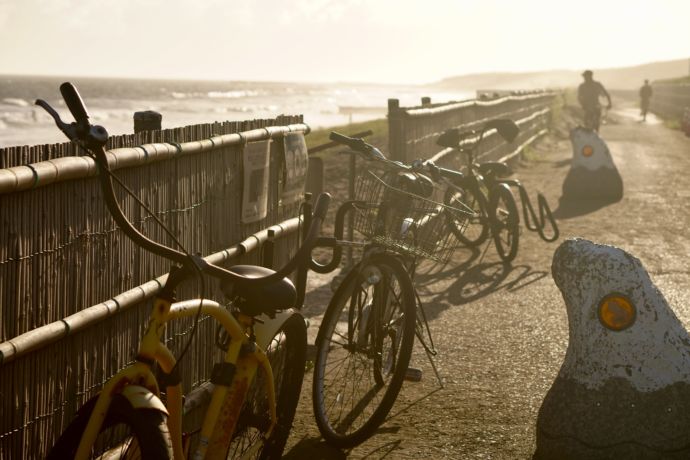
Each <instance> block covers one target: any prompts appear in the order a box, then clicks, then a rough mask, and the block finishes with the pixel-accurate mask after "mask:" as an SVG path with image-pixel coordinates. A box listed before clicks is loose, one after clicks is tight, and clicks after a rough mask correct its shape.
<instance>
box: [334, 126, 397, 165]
mask: <svg viewBox="0 0 690 460" xmlns="http://www.w3.org/2000/svg"><path fill="white" fill-rule="evenodd" d="M328 138H329V139H330V140H332V141H333V142H337V143H338V144H343V145H347V146H348V147H350V149H352V150H354V151H355V152H359V153H361V154H363V155H364V156H366V157H368V158H369V159H375V160H385V161H390V160H388V159H387V158H386V156H385V155H384V154H383V153H382V152H381V151H380V150H379V149H377V148H376V147H374V146H373V145H371V144H367V143H366V142H364V140H363V139H361V138H359V137H349V136H346V135H344V134H340V133H337V132H335V131H331V134H330V135H329V136H328Z"/></svg>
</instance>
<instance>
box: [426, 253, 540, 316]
mask: <svg viewBox="0 0 690 460" xmlns="http://www.w3.org/2000/svg"><path fill="white" fill-rule="evenodd" d="M454 272H455V273H453V271H449V272H447V273H446V275H445V276H448V278H449V279H451V278H452V277H453V276H456V278H457V279H456V280H455V281H454V282H453V283H452V284H450V285H443V286H441V287H440V288H439V292H433V291H432V290H431V289H430V288H432V285H429V286H427V287H426V289H425V291H426V292H424V291H422V292H420V294H422V295H423V296H429V297H430V298H428V299H426V300H425V301H424V310H425V314H426V317H427V319H428V320H432V319H434V318H436V317H437V316H438V315H439V314H440V313H441V312H442V311H444V310H446V309H447V308H450V307H453V306H457V305H464V304H467V303H470V302H474V301H475V300H478V299H481V298H482V297H486V296H488V295H489V294H491V293H494V292H497V291H500V290H501V289H505V290H507V291H510V292H513V291H517V290H519V289H522V288H524V287H526V286H528V285H530V284H532V283H535V282H537V281H539V280H541V279H542V278H545V277H547V276H548V273H547V272H545V271H535V270H532V267H530V266H528V265H514V266H511V265H508V264H503V263H501V262H490V263H488V262H487V263H479V264H477V265H474V266H472V267H470V268H469V269H467V270H463V269H461V268H459V267H456V268H455V270H454Z"/></svg>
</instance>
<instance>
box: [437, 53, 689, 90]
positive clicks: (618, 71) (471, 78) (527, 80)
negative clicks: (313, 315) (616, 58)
mask: <svg viewBox="0 0 690 460" xmlns="http://www.w3.org/2000/svg"><path fill="white" fill-rule="evenodd" d="M689 67H690V63H689V60H688V59H677V60H674V61H663V62H652V63H649V64H642V65H638V66H634V67H620V68H611V69H596V68H595V69H591V70H592V71H593V72H594V79H595V80H599V81H601V82H602V83H603V84H604V86H605V87H606V88H608V89H634V88H639V87H640V85H641V84H642V81H643V80H645V79H649V80H651V81H652V82H653V81H654V80H664V79H670V78H678V77H683V76H686V75H688V71H689V70H688V69H689ZM583 70H585V69H582V70H544V71H539V72H521V73H509V72H498V73H480V74H471V75H462V76H457V77H449V78H445V79H443V80H441V81H439V82H438V83H435V84H432V85H430V86H433V87H437V88H444V89H463V90H468V89H471V90H502V89H503V90H505V89H538V88H560V87H572V86H577V85H579V84H580V83H581V82H582V77H581V76H580V74H581V73H582V71H583Z"/></svg>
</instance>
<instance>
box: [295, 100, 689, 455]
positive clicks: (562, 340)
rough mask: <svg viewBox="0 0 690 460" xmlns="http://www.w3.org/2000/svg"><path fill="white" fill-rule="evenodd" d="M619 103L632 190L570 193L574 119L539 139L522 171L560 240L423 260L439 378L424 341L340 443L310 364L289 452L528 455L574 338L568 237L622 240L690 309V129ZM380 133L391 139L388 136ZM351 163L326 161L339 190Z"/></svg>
mask: <svg viewBox="0 0 690 460" xmlns="http://www.w3.org/2000/svg"><path fill="white" fill-rule="evenodd" d="M614 104H615V106H616V109H615V110H614V111H613V112H612V113H611V114H610V115H609V117H608V120H607V124H606V125H604V126H603V127H602V129H601V132H600V134H601V136H602V138H603V139H604V140H605V141H606V142H607V144H608V146H609V149H610V151H611V154H612V155H613V158H614V161H615V162H616V165H617V167H618V169H619V171H620V173H621V175H622V177H623V181H624V187H625V192H624V197H623V199H622V200H621V201H619V202H617V203H613V204H608V205H601V204H597V203H591V202H590V203H585V202H583V203H580V204H579V205H577V206H572V205H571V206H567V207H565V206H561V204H560V203H559V198H560V196H561V187H562V183H563V179H564V178H565V176H566V174H567V172H568V169H569V166H570V160H571V156H572V151H571V146H570V141H569V140H568V138H567V133H568V128H569V126H560V127H559V128H558V129H556V130H555V131H554V132H553V133H552V134H551V135H549V136H547V137H546V138H544V139H542V140H541V141H539V142H538V144H537V145H536V146H535V147H534V148H533V149H531V150H530V151H529V152H528V153H527V154H526V155H524V156H523V158H521V159H520V160H519V161H518V164H517V165H515V171H516V174H515V177H516V178H518V179H520V181H521V182H522V183H523V184H524V185H525V186H526V187H527V189H528V191H529V192H530V194H531V196H532V197H533V199H534V197H535V196H536V192H537V191H541V192H542V193H543V194H544V195H545V196H546V197H547V199H548V201H549V203H550V204H551V207H552V209H554V210H555V213H556V215H557V216H558V223H559V226H560V229H561V237H560V239H559V241H557V242H555V243H545V242H543V241H541V240H540V239H539V237H538V236H537V235H536V234H535V233H532V232H529V231H527V230H526V229H524V228H523V231H522V234H521V236H520V252H519V254H518V256H517V258H516V259H515V261H514V262H513V263H512V264H511V265H503V264H501V263H499V259H498V257H497V256H496V255H495V249H494V248H493V246H485V247H482V248H480V251H476V252H470V251H468V250H464V249H459V250H458V251H457V252H456V253H455V255H454V257H453V260H452V261H451V262H450V263H449V264H448V265H446V266H445V267H441V268H433V269H428V268H427V269H426V270H422V271H423V273H421V274H420V276H419V277H418V278H417V279H416V287H417V289H418V290H419V292H420V294H421V295H422V298H423V300H424V302H425V308H426V312H427V315H428V316H429V317H430V318H431V323H430V324H431V330H432V334H433V338H434V341H435V343H436V346H437V349H438V355H437V356H436V358H435V359H436V364H437V366H438V368H439V370H440V374H441V376H442V385H441V384H440V383H439V382H438V381H437V380H436V378H435V376H434V373H433V371H432V369H431V367H430V366H429V363H428V361H427V358H426V356H425V355H424V353H423V350H422V349H421V347H420V346H419V345H418V344H415V353H414V356H413V358H412V364H411V365H412V366H414V367H418V368H421V369H422V370H423V375H424V378H423V380H422V381H421V382H419V383H411V382H406V383H405V384H404V385H403V389H402V391H401V392H400V395H399V397H398V400H397V402H396V404H395V406H394V407H393V409H392V411H391V413H390V414H389V416H388V419H387V420H386V422H385V423H384V424H383V426H381V427H380V429H379V430H378V431H377V433H376V434H375V435H374V436H373V437H371V438H370V439H369V440H368V441H366V442H365V443H363V444H362V445H360V446H358V447H356V448H354V449H352V450H350V451H342V450H339V449H335V448H332V447H330V446H328V445H327V444H326V443H325V442H324V441H323V439H322V438H321V437H320V435H319V432H318V430H317V428H316V424H315V422H314V417H313V414H312V409H311V373H308V375H307V377H306V380H305V382H304V386H303V391H302V396H301V399H300V403H299V407H298V413H297V416H296V419H295V424H294V427H293V430H292V434H291V437H290V439H289V441H288V446H287V448H286V450H285V458H289V459H306V458H309V459H312V460H316V459H339V458H370V459H379V458H389V459H398V458H400V459H407V458H410V459H411V458H415V459H417V458H424V457H427V458H444V459H445V458H448V459H528V458H530V457H531V456H532V454H533V452H534V447H535V423H536V418H537V412H538V410H539V407H540V405H541V403H542V400H543V398H544V395H545V394H546V392H547V391H548V389H549V388H550V386H551V383H552V382H553V380H554V378H555V377H556V375H557V373H558V370H559V368H560V365H561V363H562V360H563V356H564V354H565V350H566V347H567V342H568V324H567V317H566V312H565V307H564V304H563V301H562V297H561V294H560V292H559V291H558V289H557V288H556V286H555V285H554V283H553V280H552V278H551V272H550V267H551V258H552V255H553V251H554V250H555V249H556V247H557V246H558V244H559V242H560V241H563V240H564V239H566V238H570V237H576V236H578V237H584V238H587V239H590V240H592V241H595V242H598V243H605V244H613V245H616V246H619V247H621V248H623V249H625V250H627V251H628V252H630V253H632V254H633V255H635V256H637V257H638V258H640V259H641V260H642V262H643V264H644V265H645V267H646V268H647V270H648V271H649V272H650V275H651V277H652V280H653V281H654V282H655V283H656V284H657V286H658V287H659V288H660V290H661V291H662V293H663V294H664V295H665V296H666V298H667V300H668V301H669V303H670V305H671V306H672V307H673V308H674V309H675V311H676V314H677V315H678V316H679V317H680V318H681V320H682V321H684V322H685V324H686V325H687V324H688V323H689V322H690V294H689V293H688V290H687V289H686V286H687V284H688V281H690V263H689V262H688V258H687V257H686V254H688V253H689V252H690V237H689V236H688V232H687V228H688V226H689V225H690V213H688V212H687V204H686V200H687V199H688V198H689V197H690V179H689V178H688V174H687V171H688V170H689V166H690V160H689V159H688V158H689V155H688V153H690V139H688V138H686V137H684V136H683V134H682V133H680V132H679V131H673V130H670V129H668V128H666V127H665V126H664V125H663V124H662V123H661V122H660V121H659V120H657V119H655V118H653V117H652V119H651V120H650V119H649V118H648V121H647V123H640V122H639V121H638V114H637V111H636V109H635V108H634V106H632V105H630V104H627V103H625V102H624V101H614ZM372 143H375V144H376V143H378V144H379V145H383V146H384V147H385V145H386V144H385V139H381V138H379V139H378V141H377V140H374V141H373V142H372ZM344 164H346V160H345V158H343V162H342V164H340V166H338V167H336V168H333V167H331V168H329V169H328V170H327V174H328V176H327V179H326V181H327V182H326V183H327V184H329V185H330V186H331V187H333V190H334V191H335V193H340V194H342V189H340V187H342V185H338V184H340V183H339V182H338V181H337V179H338V178H341V177H343V174H342V170H341V169H340V168H342V167H343V165H344ZM339 189H340V190H339ZM326 231H328V230H326ZM310 277H311V279H310V282H309V289H310V292H309V295H308V297H307V301H306V305H305V309H304V313H305V316H307V318H309V321H310V328H309V329H310V332H309V334H310V340H311V341H312V343H313V339H314V337H315V336H316V331H317V329H318V324H319V322H320V317H321V315H322V314H323V311H324V309H325V307H326V305H327V303H328V300H329V299H330V296H331V290H330V287H329V285H330V278H331V277H332V274H331V275H322V276H311V275H310Z"/></svg>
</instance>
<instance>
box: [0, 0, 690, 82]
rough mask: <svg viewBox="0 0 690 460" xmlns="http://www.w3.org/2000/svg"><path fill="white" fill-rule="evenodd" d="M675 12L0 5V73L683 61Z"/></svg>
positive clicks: (553, 5) (196, 2)
mask: <svg viewBox="0 0 690 460" xmlns="http://www.w3.org/2000/svg"><path fill="white" fill-rule="evenodd" d="M689 18H690V1H688V0H654V1H646V0H645V1H641V0H616V1H612V0H580V1H576V2H566V1H559V0H549V1H546V0H521V1H516V0H369V1H366V0H291V1H285V0H0V74H20V75H60V76H104V77H132V78H185V79H204V80H206V79H208V80H261V81H305V82H342V81H352V82H377V83H431V82H434V81H438V80H440V79H442V78H445V77H450V76H456V75H464V74H471V73H481V72H493V71H509V72H521V71H533V70H549V69H576V70H577V69H584V68H595V69H596V68H605V67H622V66H628V65H636V64H643V63H647V62H653V61H661V60H668V59H679V58H688V57H690V26H689V25H688V24H690V23H689V22H688V21H689Z"/></svg>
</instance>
